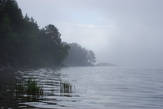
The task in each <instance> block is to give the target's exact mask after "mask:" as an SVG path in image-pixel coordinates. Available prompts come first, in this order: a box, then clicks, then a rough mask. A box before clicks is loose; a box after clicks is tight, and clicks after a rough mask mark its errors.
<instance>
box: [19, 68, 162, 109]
mask: <svg viewBox="0 0 163 109" xmlns="http://www.w3.org/2000/svg"><path fill="white" fill-rule="evenodd" d="M18 73H19V75H22V76H18V77H17V78H18V79H22V78H23V79H26V78H31V77H32V78H35V79H36V80H37V81H38V82H39V83H40V85H41V86H43V90H44V96H42V97H40V98H39V99H37V100H33V101H32V102H31V101H30V102H28V100H24V101H21V100H20V101H21V102H20V103H19V108H22V109H23V108H27V107H30V109H31V108H34V109H35V108H45V109H163V69H135V68H118V67H70V68H62V69H60V70H57V71H55V70H52V69H39V70H31V71H30V70H29V71H23V72H22V71H19V72H18ZM17 99H18V98H17Z"/></svg>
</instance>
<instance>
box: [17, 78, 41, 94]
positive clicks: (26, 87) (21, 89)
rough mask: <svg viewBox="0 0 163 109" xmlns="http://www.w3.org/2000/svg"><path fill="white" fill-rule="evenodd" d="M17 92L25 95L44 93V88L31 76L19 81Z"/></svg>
mask: <svg viewBox="0 0 163 109" xmlns="http://www.w3.org/2000/svg"><path fill="white" fill-rule="evenodd" d="M16 92H17V93H20V94H25V95H36V96H41V95H43V88H42V87H41V86H40V85H39V84H38V83H37V81H36V80H34V79H31V78H29V79H28V80H27V81H20V82H18V83H17V86H16Z"/></svg>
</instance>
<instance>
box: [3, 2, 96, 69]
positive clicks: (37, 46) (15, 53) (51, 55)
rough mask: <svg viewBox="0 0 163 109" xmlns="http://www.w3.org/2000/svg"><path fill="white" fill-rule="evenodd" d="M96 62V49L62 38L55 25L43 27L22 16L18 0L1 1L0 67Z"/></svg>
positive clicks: (68, 64) (87, 63)
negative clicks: (94, 50) (94, 51)
mask: <svg viewBox="0 0 163 109" xmlns="http://www.w3.org/2000/svg"><path fill="white" fill-rule="evenodd" d="M94 63H95V55H94V53H93V51H91V50H87V49H85V48H83V47H81V46H80V45H79V44H76V43H70V44H69V43H67V42H64V41H62V39H61V33H60V32H59V30H58V29H57V27H56V26H54V25H53V24H49V25H47V26H45V27H43V28H40V27H39V25H38V24H37V22H36V20H34V18H32V17H29V16H28V15H27V14H26V15H25V16H23V14H22V11H21V9H20V8H19V6H18V4H17V2H16V1H15V0H0V66H15V67H19V66H21V67H22V66H30V67H46V66H63V65H67V66H85V65H93V64H94Z"/></svg>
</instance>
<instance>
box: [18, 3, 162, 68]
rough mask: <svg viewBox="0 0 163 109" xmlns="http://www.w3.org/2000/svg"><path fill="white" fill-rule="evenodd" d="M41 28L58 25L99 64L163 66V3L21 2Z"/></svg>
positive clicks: (65, 36) (63, 32)
mask: <svg viewBox="0 0 163 109" xmlns="http://www.w3.org/2000/svg"><path fill="white" fill-rule="evenodd" d="M17 1H18V4H19V6H20V7H21V9H22V10H23V13H24V15H25V14H26V13H27V14H28V15H29V16H32V17H33V18H34V19H36V21H38V22H37V23H38V24H39V26H40V27H43V26H45V25H47V24H54V25H56V26H57V27H58V29H59V31H60V32H61V34H62V39H63V40H64V41H66V42H77V43H79V44H81V45H82V46H84V47H86V48H88V49H91V50H93V51H94V52H95V54H96V57H97V62H109V63H113V64H117V65H123V66H145V67H163V58H162V57H163V13H162V10H163V7H162V5H163V1H162V0H17Z"/></svg>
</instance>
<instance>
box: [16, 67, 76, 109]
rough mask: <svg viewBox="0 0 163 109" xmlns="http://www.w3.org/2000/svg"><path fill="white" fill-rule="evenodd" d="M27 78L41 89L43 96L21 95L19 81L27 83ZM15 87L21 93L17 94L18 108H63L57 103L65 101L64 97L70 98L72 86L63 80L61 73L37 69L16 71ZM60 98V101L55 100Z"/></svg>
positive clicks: (62, 105)
mask: <svg viewBox="0 0 163 109" xmlns="http://www.w3.org/2000/svg"><path fill="white" fill-rule="evenodd" d="M29 78H33V79H34V80H35V81H36V82H37V83H38V85H39V86H41V87H42V89H43V93H44V94H43V96H40V95H39V94H30V95H29V94H28V93H24V88H23V93H22V88H21V87H20V86H22V85H20V84H22V82H20V81H22V80H23V81H28V79H29ZM17 81H19V83H17V85H18V86H19V87H20V89H21V90H18V91H21V92H18V95H17V100H18V101H19V108H29V107H30V108H32V107H36V108H54V107H57V106H58V107H64V104H59V103H58V102H60V101H62V100H61V99H65V97H72V96H73V95H72V90H73V88H72V85H71V83H70V82H69V81H67V80H63V79H62V77H61V73H60V72H57V71H56V70H52V69H39V70H35V71H33V70H31V71H30V70H29V71H18V74H17ZM57 98H61V99H57Z"/></svg>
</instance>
